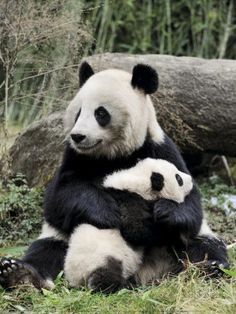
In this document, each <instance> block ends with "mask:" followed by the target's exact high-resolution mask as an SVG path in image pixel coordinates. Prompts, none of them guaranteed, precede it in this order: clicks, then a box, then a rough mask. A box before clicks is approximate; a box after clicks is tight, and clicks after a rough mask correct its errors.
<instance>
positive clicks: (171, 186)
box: [64, 158, 193, 291]
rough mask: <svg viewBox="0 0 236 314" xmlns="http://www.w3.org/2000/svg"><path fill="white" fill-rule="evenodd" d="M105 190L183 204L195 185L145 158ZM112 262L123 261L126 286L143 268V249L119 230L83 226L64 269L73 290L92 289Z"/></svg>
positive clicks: (116, 176)
mask: <svg viewBox="0 0 236 314" xmlns="http://www.w3.org/2000/svg"><path fill="white" fill-rule="evenodd" d="M103 186H104V187H105V188H112V189H115V191H114V193H118V194H119V191H118V190H121V191H128V192H130V193H136V194H138V195H140V196H141V197H142V198H144V199H145V200H147V201H153V200H157V199H159V198H165V199H169V200H172V201H175V202H177V203H182V202H183V201H184V199H185V196H186V195H188V194H189V193H190V191H191V190H192V188H193V181H192V177H191V176H190V175H188V174H186V173H184V172H182V171H179V170H178V169H177V168H176V167H175V166H174V165H173V164H172V163H170V162H168V161H166V160H163V159H152V158H146V159H144V160H141V161H139V162H138V163H137V164H136V166H134V167H132V168H129V169H125V170H120V171H117V172H114V173H112V174H111V175H108V176H107V177H106V178H105V180H104V182H103ZM126 214H128V213H126ZM130 217H131V218H132V215H131V216H130ZM140 231H141V232H142V230H140ZM94 239H96V241H94ZM113 259H116V260H119V261H120V266H121V269H122V274H120V273H119V272H120V268H119V270H118V269H117V277H119V280H117V282H119V284H120V277H122V278H123V284H124V286H126V282H127V279H130V278H132V277H133V276H134V275H135V273H137V272H138V270H139V268H140V266H141V263H142V259H143V248H142V247H135V248H134V247H133V246H131V245H130V244H128V243H127V242H126V241H125V240H124V238H123V236H122V235H121V233H120V231H119V230H118V229H103V230H101V229H98V228H96V227H94V226H92V225H89V224H82V225H80V226H79V227H77V228H76V229H75V231H74V232H73V234H72V236H71V238H70V241H69V249H68V252H67V255H66V258H65V265H64V271H65V277H66V279H67V280H68V281H69V284H70V285H71V286H73V287H79V286H81V285H85V284H88V286H89V287H90V288H94V287H93V286H91V285H90V282H91V278H92V277H93V273H94V272H95V271H97V270H98V269H99V268H102V267H104V265H107V264H109V263H112V260H113ZM115 271H116V269H114V272H115ZM113 275H114V273H113ZM113 284H114V291H115V290H116V289H117V287H116V285H115V282H114V283H113ZM96 288H98V287H96Z"/></svg>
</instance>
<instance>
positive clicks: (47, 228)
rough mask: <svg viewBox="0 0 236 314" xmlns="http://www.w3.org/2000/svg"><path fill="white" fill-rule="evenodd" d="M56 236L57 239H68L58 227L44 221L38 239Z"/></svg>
mask: <svg viewBox="0 0 236 314" xmlns="http://www.w3.org/2000/svg"><path fill="white" fill-rule="evenodd" d="M45 238H54V239H57V240H63V241H66V242H67V241H68V238H67V237H66V236H65V235H64V234H62V233H61V232H60V231H58V230H57V229H55V228H53V227H52V226H51V225H50V224H49V223H48V222H46V221H45V222H44V223H43V227H42V230H41V234H40V235H39V237H38V239H45Z"/></svg>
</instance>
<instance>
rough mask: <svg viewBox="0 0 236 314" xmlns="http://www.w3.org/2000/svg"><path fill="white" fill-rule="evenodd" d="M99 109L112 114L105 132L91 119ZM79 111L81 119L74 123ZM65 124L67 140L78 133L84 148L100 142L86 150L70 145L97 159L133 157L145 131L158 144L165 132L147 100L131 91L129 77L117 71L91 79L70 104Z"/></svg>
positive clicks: (107, 71) (104, 73)
mask: <svg viewBox="0 0 236 314" xmlns="http://www.w3.org/2000/svg"><path fill="white" fill-rule="evenodd" d="M99 106H103V107H104V108H106V109H107V110H108V112H109V113H110V114H111V122H110V124H109V125H108V126H107V127H105V128H103V127H101V126H99V124H98V123H97V121H96V119H95V117H94V111H95V109H97V108H98V107H99ZM80 109H81V115H80V116H79V118H78V120H77V121H76V123H74V121H75V117H76V114H77V113H78V112H79V110H80ZM64 122H65V131H66V133H67V134H68V136H70V134H77V133H80V134H83V135H86V139H85V140H84V142H83V143H82V144H83V146H84V147H85V148H86V147H87V148H89V147H91V146H93V145H95V144H96V143H98V142H99V141H100V140H102V142H101V143H100V144H98V145H96V146H95V147H94V148H89V149H84V147H82V146H78V145H75V144H74V143H73V142H72V141H71V145H72V147H73V148H74V149H76V150H77V151H78V152H80V153H84V154H93V155H95V156H98V157H99V156H101V155H105V156H107V157H109V158H113V157H118V156H119V155H127V154H130V153H132V152H133V151H134V150H135V149H137V148H139V147H141V146H142V145H143V143H144V141H145V138H146V135H147V131H148V130H149V132H150V135H151V137H152V138H153V140H155V141H156V142H157V143H162V142H163V141H164V132H163V131H162V129H161V127H160V126H159V124H158V122H157V120H156V116H155V110H154V107H153V104H152V102H151V99H150V97H149V96H147V95H145V94H143V93H142V92H141V91H140V90H137V89H134V88H133V87H132V85H131V74H129V73H128V72H125V71H121V70H117V69H110V70H105V71H101V72H99V73H96V74H94V75H93V76H91V77H90V78H89V79H88V81H87V82H86V83H85V84H84V85H83V86H82V88H81V89H80V90H79V92H78V93H77V95H76V96H75V97H74V99H73V100H72V101H71V103H70V104H69V106H68V108H67V111H66V115H65V120H64ZM119 130H122V131H119ZM119 133H122V134H120V135H119Z"/></svg>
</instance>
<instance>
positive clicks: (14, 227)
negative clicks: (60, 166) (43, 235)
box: [0, 175, 42, 246]
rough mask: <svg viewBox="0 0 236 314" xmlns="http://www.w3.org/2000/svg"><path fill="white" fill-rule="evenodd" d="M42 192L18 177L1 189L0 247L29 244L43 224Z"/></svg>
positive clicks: (21, 177) (3, 185)
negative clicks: (12, 243) (30, 186)
mask: <svg viewBox="0 0 236 314" xmlns="http://www.w3.org/2000/svg"><path fill="white" fill-rule="evenodd" d="M41 206H42V191H41V190H40V189H37V188H29V187H28V185H27V182H26V180H25V179H24V177H23V176H21V175H18V176H16V177H15V178H14V179H12V180H10V181H9V182H7V183H5V184H3V183H2V186H1V188H0V235H1V237H0V246H1V245H3V244H6V243H8V245H9V243H11V242H14V243H22V242H23V243H24V241H25V242H27V243H28V242H29V238H33V237H34V236H35V235H37V234H38V232H39V228H40V227H41V224H42V207H41Z"/></svg>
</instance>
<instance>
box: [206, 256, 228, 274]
mask: <svg viewBox="0 0 236 314" xmlns="http://www.w3.org/2000/svg"><path fill="white" fill-rule="evenodd" d="M229 268H230V264H229V263H228V262H222V261H218V260H208V261H206V262H204V267H203V269H204V272H205V273H206V277H207V278H218V277H222V276H223V275H224V274H225V272H224V271H223V269H229Z"/></svg>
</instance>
